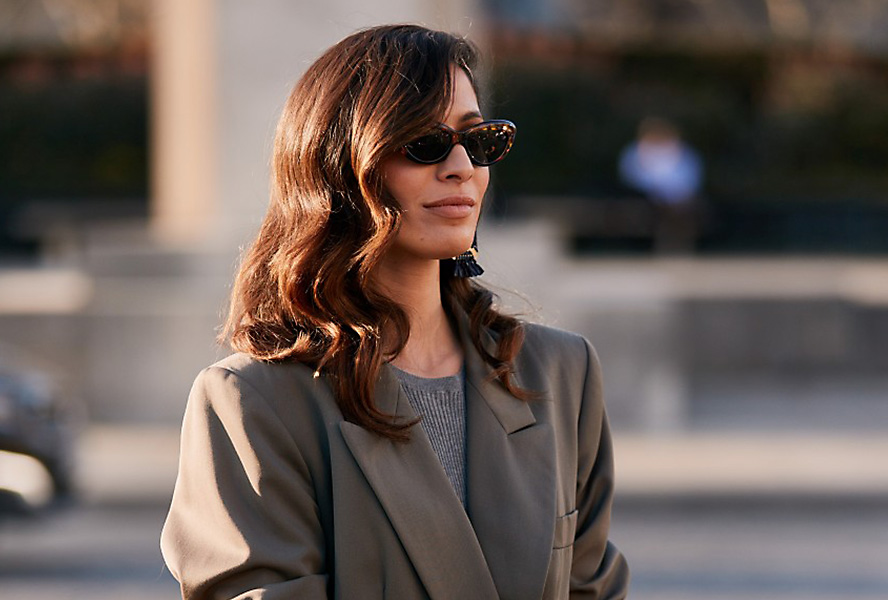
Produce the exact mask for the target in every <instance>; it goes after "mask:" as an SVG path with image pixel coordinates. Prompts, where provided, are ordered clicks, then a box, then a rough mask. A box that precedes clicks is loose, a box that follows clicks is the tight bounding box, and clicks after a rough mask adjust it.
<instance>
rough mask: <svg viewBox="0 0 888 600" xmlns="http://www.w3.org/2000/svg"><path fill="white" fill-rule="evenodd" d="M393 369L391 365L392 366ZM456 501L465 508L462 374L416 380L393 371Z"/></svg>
mask: <svg viewBox="0 0 888 600" xmlns="http://www.w3.org/2000/svg"><path fill="white" fill-rule="evenodd" d="M392 366H393V367H394V365H392ZM394 370H395V373H396V374H397V376H398V379H399V380H400V382H401V387H402V388H403V389H404V392H405V393H406V394H407V399H408V400H409V401H410V405H411V406H412V407H413V410H414V411H416V414H418V415H422V420H421V421H420V424H421V425H422V428H423V430H424V431H425V432H426V435H428V437H429V441H430V442H431V443H432V449H433V450H434V451H435V454H437V455H438V459H440V461H441V464H442V465H443V466H444V472H445V473H446V474H447V478H448V479H449V480H450V485H452V486H453V490H454V491H455V492H456V495H457V497H458V498H459V499H460V501H461V502H462V503H463V506H465V505H466V394H465V377H464V376H463V374H462V372H460V373H459V374H457V375H451V376H450V377H434V378H427V377H418V376H416V375H413V374H412V373H408V372H406V371H402V370H401V369H399V368H397V367H394Z"/></svg>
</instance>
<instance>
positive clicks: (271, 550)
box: [161, 325, 629, 600]
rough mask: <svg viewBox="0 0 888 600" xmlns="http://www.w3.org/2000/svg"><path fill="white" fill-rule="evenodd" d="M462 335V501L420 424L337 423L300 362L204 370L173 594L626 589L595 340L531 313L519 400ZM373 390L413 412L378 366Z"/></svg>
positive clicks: (471, 598)
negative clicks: (407, 436) (405, 438)
mask: <svg viewBox="0 0 888 600" xmlns="http://www.w3.org/2000/svg"><path fill="white" fill-rule="evenodd" d="M488 341H489V342H491V343H492V340H488ZM463 344H464V348H465V349H466V359H465V360H466V379H467V383H466V419H467V425H466V427H467V431H466V440H467V451H466V470H467V475H466V477H467V486H466V487H467V501H466V506H465V508H464V507H463V505H462V503H461V502H460V501H459V499H458V498H457V496H456V493H455V492H454V490H453V488H452V487H451V485H450V482H449V481H448V479H447V476H446V475H445V473H444V469H443V467H442V465H441V463H440V461H439V460H438V458H437V456H436V454H435V453H434V451H433V450H432V447H431V445H430V443H429V440H428V437H427V436H426V435H425V432H424V431H423V429H422V428H421V427H414V428H413V429H412V432H411V433H412V438H411V441H410V442H409V443H406V444H404V443H395V442H391V441H389V440H388V439H385V438H382V437H380V436H377V435H375V434H373V433H370V432H368V431H367V430H365V429H363V428H361V427H359V426H357V425H355V424H353V423H349V422H346V421H344V420H343V418H342V415H341V413H340V411H339V409H338V408H337V405H336V402H335V401H334V399H333V395H332V393H331V390H330V386H329V384H328V382H327V381H325V379H324V377H323V376H322V377H318V378H315V377H313V373H312V370H311V369H310V368H308V367H306V366H304V365H301V364H298V363H277V364H269V363H263V362H259V361H256V360H254V359H252V358H249V357H247V356H246V355H243V354H236V355H233V356H230V357H228V358H226V359H224V360H222V361H220V362H219V363H217V364H215V365H213V366H211V367H209V368H207V369H205V370H204V371H202V372H201V373H200V375H199V376H198V377H197V379H196V381H195V383H194V387H193V389H192V391H191V395H190V397H189V400H188V404H187V408H186V411H185V418H184V423H183V429H182V447H181V456H180V464H179V475H178V479H177V481H176V488H175V492H174V494H173V499H172V505H171V507H170V512H169V516H168V517H167V520H166V524H165V525H164V529H163V534H162V536H161V547H162V550H163V555H164V558H165V560H166V563H167V565H168V566H169V569H170V571H172V573H173V575H174V576H175V577H176V579H178V580H179V582H180V583H181V587H182V596H183V597H184V598H186V599H189V600H190V599H204V598H214V599H215V598H238V599H246V598H250V599H258V598H263V599H266V600H272V599H274V600H278V599H287V600H290V599H296V598H307V599H315V598H343V599H358V600H364V599H377V598H390V599H394V600H412V599H419V598H433V599H435V600H439V599H440V600H452V599H456V600H475V599H477V600H493V599H496V598H508V599H515V600H518V599H527V600H530V599H538V598H545V599H560V598H568V597H569V598H624V597H625V596H626V594H627V587H628V580H629V575H628V569H627V566H626V562H625V560H624V559H623V557H622V556H621V555H620V553H619V552H618V551H617V550H616V548H615V547H614V546H613V545H611V544H610V543H609V542H608V540H607V533H608V527H609V521H610V506H611V495H612V488H613V458H612V453H611V440H610V435H609V432H608V426H607V419H606V416H605V410H604V404H603V402H602V390H601V374H600V370H599V364H598V360H597V358H596V355H595V352H594V350H593V349H592V347H591V346H590V345H589V343H588V342H587V341H586V340H585V339H583V338H582V337H580V336H577V335H574V334H570V333H566V332H563V331H559V330H555V329H551V328H547V327H542V326H537V325H528V326H527V328H526V340H525V343H524V346H523V348H522V351H521V353H520V354H519V356H518V358H517V360H516V367H517V373H518V379H519V382H520V384H521V385H522V386H523V387H525V388H527V389H530V390H534V391H537V392H539V393H540V395H541V398H540V399H537V400H532V401H529V402H525V401H522V400H519V399H517V398H515V397H513V396H512V395H511V394H509V393H508V392H507V391H505V389H504V388H503V387H502V386H501V385H500V384H499V383H497V382H495V381H491V380H490V378H489V369H488V367H487V366H486V364H485V363H484V362H483V361H482V360H481V358H480V356H479V355H478V353H477V352H476V351H475V349H474V348H473V347H472V345H471V344H470V343H466V341H465V340H464V342H463ZM375 398H376V402H377V405H378V407H379V409H380V410H382V411H384V412H388V413H393V414H396V415H400V416H402V417H405V418H414V417H415V413H414V412H413V410H412V408H411V406H410V403H409V402H408V401H407V398H406V396H405V395H404V393H403V391H402V390H401V388H400V385H399V383H398V380H397V377H396V376H395V375H394V373H393V372H392V371H391V369H390V368H389V367H387V366H386V367H385V368H384V369H383V373H382V375H381V378H380V381H379V383H378V385H377V387H376V391H375Z"/></svg>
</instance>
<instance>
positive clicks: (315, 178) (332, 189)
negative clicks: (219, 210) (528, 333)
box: [222, 25, 525, 441]
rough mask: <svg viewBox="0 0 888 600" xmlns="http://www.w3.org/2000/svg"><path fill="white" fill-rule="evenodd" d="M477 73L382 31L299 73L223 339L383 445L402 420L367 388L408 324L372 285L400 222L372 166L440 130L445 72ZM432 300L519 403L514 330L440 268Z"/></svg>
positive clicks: (411, 30)
mask: <svg viewBox="0 0 888 600" xmlns="http://www.w3.org/2000/svg"><path fill="white" fill-rule="evenodd" d="M476 63H477V52H476V50H475V48H474V47H473V46H472V45H471V44H470V43H469V42H467V41H466V40H465V39H462V38H459V37H455V36H453V35H450V34H448V33H443V32H440V31H431V30H429V29H425V28H423V27H419V26H414V25H390V26H382V27H374V28H371V29H366V30H363V31H359V32H357V33H355V34H353V35H351V36H349V37H347V38H345V39H344V40H342V41H341V42H339V43H338V44H336V45H335V46H333V47H332V48H330V49H329V50H328V51H327V52H325V53H324V54H323V55H322V56H321V57H320V58H319V59H318V60H317V61H316V62H315V63H314V64H312V65H311V66H310V67H309V69H308V70H307V71H306V72H305V74H304V75H303V76H302V78H301V79H300V80H299V81H298V83H297V84H296V85H295V87H294V88H293V91H292V93H291V94H290V97H289V99H288V100H287V103H286V105H285V107H284V109H283V114H282V116H281V119H280V122H279V123H278V127H277V132H276V137H275V143H274V151H273V157H272V174H271V198H270V204H269V208H268V212H267V214H266V216H265V220H264V221H263V223H262V226H261V228H260V231H259V234H258V237H257V239H256V240H255V242H254V243H253V245H252V246H251V247H250V249H249V250H248V251H247V253H246V254H245V256H244V258H243V262H242V264H241V266H240V270H239V272H238V274H237V277H236V279H235V283H234V288H233V290H232V294H231V303H230V313H229V316H228V319H227V322H226V324H225V327H224V329H223V333H222V339H223V340H224V339H228V341H229V343H230V344H231V346H232V347H233V348H234V349H235V350H238V351H241V352H245V353H247V354H249V355H252V356H253V357H255V358H257V359H260V360H265V361H285V360H295V361H299V362H302V363H304V364H307V365H309V366H310V367H311V368H313V369H315V370H316V371H317V372H322V373H324V374H325V375H326V376H328V378H329V380H330V382H331V385H332V387H333V392H334V395H335V398H336V401H337V403H338V405H339V408H340V410H341V411H342V414H343V417H344V418H345V419H346V420H348V421H351V422H353V423H356V424H358V425H360V426H362V427H364V428H366V429H369V430H371V431H374V432H376V433H378V434H380V435H382V436H386V437H388V438H391V439H394V440H399V441H405V440H407V439H409V428H410V426H411V425H412V424H413V422H404V421H399V420H397V419H396V418H395V417H394V416H393V415H389V414H385V413H383V412H381V411H380V410H378V408H377V407H376V406H375V404H374V401H373V390H374V386H375V383H376V381H377V379H378V378H379V374H380V369H381V368H382V364H383V362H384V361H385V360H388V359H391V358H393V357H394V356H396V355H397V354H398V353H399V352H400V351H401V350H402V349H403V348H404V345H405V344H406V342H407V338H408V336H409V322H408V319H407V316H406V314H405V312H404V310H403V309H402V308H401V307H400V306H399V305H398V304H397V303H396V302H395V301H394V300H392V299H391V298H388V297H386V296H385V295H384V294H382V293H381V292H380V291H379V290H378V289H376V288H375V287H374V286H373V285H372V281H371V279H372V273H373V271H374V268H375V267H376V265H377V264H378V263H379V261H380V258H381V257H382V256H383V254H384V253H385V251H386V249H387V248H388V247H389V245H390V244H391V243H392V241H393V239H394V237H395V235H396V233H397V231H398V227H399V223H400V209H399V207H398V204H397V202H396V201H395V200H394V199H393V198H392V197H391V196H390V195H389V194H388V193H387V192H386V190H385V188H384V186H383V180H382V176H381V173H380V162H381V161H382V160H383V159H384V158H386V157H388V156H390V155H391V154H392V153H393V152H396V151H398V150H399V149H400V148H401V147H402V146H403V145H404V144H406V143H407V142H408V141H410V140H411V139H414V138H415V137H417V136H419V135H422V134H423V133H426V132H427V131H428V130H429V129H430V128H431V127H433V126H434V125H435V124H437V123H438V122H440V120H441V118H442V115H444V113H445V111H446V108H447V106H448V104H449V102H450V97H451V91H452V88H453V81H452V69H453V67H454V66H456V67H458V68H460V69H462V70H463V71H464V72H465V73H466V74H467V75H468V76H469V79H470V80H471V81H472V85H473V87H475V88H476V91H477V86H476V84H475V77H474V75H473V69H474V68H475V66H476ZM441 291H442V298H443V302H444V306H445V309H446V310H447V311H448V314H449V315H450V316H451V317H454V316H455V315H457V314H458V313H460V312H464V313H466V314H467V315H468V323H469V327H468V329H469V335H470V337H471V340H472V343H473V345H474V346H475V347H476V348H477V349H478V351H479V353H480V355H481V356H482V357H483V359H484V360H485V361H486V362H487V363H488V364H489V365H490V366H491V367H492V369H493V373H494V376H495V377H496V379H498V380H499V382H500V383H501V384H502V385H503V386H505V387H506V388H507V389H508V390H509V391H511V392H512V393H514V394H516V395H518V396H521V397H524V396H525V393H524V391H523V390H521V389H520V388H519V387H518V386H517V384H516V383H515V382H514V372H513V360H514V358H515V355H516V354H517V353H518V350H519V348H520V346H521V343H522V341H523V335H524V333H523V329H522V327H521V324H520V323H519V321H517V320H516V319H514V318H511V317H508V316H505V315H503V314H500V313H499V312H497V311H496V309H495V308H494V307H493V294H492V293H491V292H490V291H488V290H487V289H485V288H483V287H482V286H480V285H479V284H477V283H474V282H471V281H469V280H467V279H461V278H455V277H452V276H450V275H449V273H446V272H445V271H444V270H442V276H441ZM485 331H488V332H490V333H492V334H493V338H494V339H495V340H496V347H495V349H494V350H493V351H489V350H488V348H487V346H486V344H484V343H482V338H483V337H484V336H485V335H486V334H485Z"/></svg>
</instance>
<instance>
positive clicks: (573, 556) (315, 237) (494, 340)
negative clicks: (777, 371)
mask: <svg viewBox="0 0 888 600" xmlns="http://www.w3.org/2000/svg"><path fill="white" fill-rule="evenodd" d="M475 61H476V56H475V51H474V50H473V48H472V47H471V46H470V45H469V44H468V43H467V42H466V41H464V40H462V39H460V38H456V37H453V36H451V35H449V34H445V33H441V32H435V31H430V30H427V29H424V28H421V27H417V26H385V27H377V28H373V29H368V30H365V31H361V32H358V33H356V34H354V35H352V36H350V37H348V38H346V39H345V40H343V41H342V42H340V43H339V44H337V45H336V46H334V47H332V48H331V49H330V50H328V51H327V52H326V53H325V54H324V55H323V56H321V58H320V59H318V61H317V62H315V63H314V64H313V65H312V66H311V67H310V68H309V69H308V71H307V72H306V73H305V75H304V76H303V77H302V79H301V80H300V81H299V83H298V84H297V85H296V87H295V88H294V90H293V92H292V94H291V96H290V98H289V101H288V102H287V105H286V107H285V108H284V111H283V117H282V118H281V121H280V124H279V126H278V130H277V134H276V143H275V148H274V157H273V169H272V170H273V175H272V198H271V203H270V206H269V209H268V214H267V216H266V218H265V221H264V223H263V225H262V228H261V230H260V232H259V235H258V238H257V240H256V241H255V243H254V245H253V247H252V248H251V249H250V251H249V253H248V254H247V256H246V257H245V260H244V262H243V265H242V267H241V270H240V273H239V274H238V277H237V281H236V284H235V287H234V290H233V294H232V306H231V314H230V316H229V319H228V323H227V337H228V339H230V341H231V344H232V346H233V347H234V348H235V349H236V350H238V351H239V353H238V354H235V355H233V356H231V357H228V358H226V359H224V360H222V361H221V362H219V363H217V364H216V365H214V366H212V367H210V368H208V369H206V370H204V371H203V372H201V374H200V375H199V376H198V378H197V380H196V382H195V384H194V387H193V389H192V392H191V396H190V397H189V401H188V406H187V409H186V414H185V419H184V424H183V431H182V453H181V460H180V467H179V477H178V480H177V483H176V490H175V493H174V496H173V501H172V506H171V509H170V514H169V517H168V518H167V522H166V524H165V526H164V531H163V535H162V548H163V553H164V557H165V559H166V562H167V564H168V565H169V567H170V570H171V571H172V572H173V574H174V575H175V576H176V578H177V579H178V580H179V581H180V582H181V585H182V594H183V597H185V598H195V599H196V598H265V599H270V598H275V599H277V598H281V599H284V598H287V599H291V598H327V597H336V598H347V599H351V598H359V599H364V598H394V599H399V600H400V599H413V598H429V597H431V598H441V599H451V598H461V599H475V598H477V599H493V598H528V599H530V598H541V597H542V598H564V597H567V596H568V592H569V591H570V593H571V595H573V594H576V596H577V597H581V596H582V597H589V598H622V597H624V596H625V594H626V587H627V582H628V572H627V569H626V565H625V561H624V560H623V558H622V556H621V555H620V554H619V552H618V551H617V550H616V549H615V548H614V547H613V546H612V545H610V544H609V542H608V541H607V530H608V523H609V513H610V502H611V493H612V456H611V446H610V437H609V434H608V428H607V422H606V417H605V413H604V406H603V404H602V399H601V377H600V374H599V370H598V362H597V360H596V357H595V354H594V352H593V350H592V348H591V347H590V346H589V344H588V343H587V342H586V341H585V340H584V339H583V338H581V337H578V336H575V335H572V334H568V333H565V332H561V331H557V330H553V329H549V328H545V327H540V326H534V325H525V324H522V323H520V322H518V321H517V320H515V319H513V318H510V317H507V316H504V315H501V314H499V313H498V312H496V310H495V309H494V308H493V307H492V295H491V294H490V292H488V291H487V290H485V289H484V288H483V287H481V286H479V285H478V284H476V283H474V282H472V281H470V280H469V279H468V277H467V276H469V275H472V274H475V273H477V272H478V271H479V270H480V268H479V267H478V266H477V264H476V263H474V260H473V258H472V257H473V252H472V251H471V250H472V249H473V248H472V246H473V236H474V234H475V228H476V225H477V221H478V215H479V213H480V209H481V204H482V200H483V196H484V193H485V190H486V188H487V183H488V177H489V175H488V168H489V165H490V164H493V163H494V162H496V161H498V160H500V159H502V158H503V157H504V156H505V155H506V153H508V151H509V149H510V147H511V144H512V140H513V138H514V126H513V125H512V124H511V123H509V122H507V121H491V122H485V121H484V120H483V118H482V117H481V112H480V109H479V107H478V99H477V93H476V88H475V80H474V76H473V71H472V69H473V67H474V65H475ZM467 249H470V251H466V250H467ZM452 257H456V258H455V259H454V258H452Z"/></svg>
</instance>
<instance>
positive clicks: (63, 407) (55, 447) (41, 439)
mask: <svg viewBox="0 0 888 600" xmlns="http://www.w3.org/2000/svg"><path fill="white" fill-rule="evenodd" d="M73 406H74V405H73V402H72V401H71V399H67V398H64V397H63V396H62V394H61V393H60V387H59V386H58V385H57V383H56V381H55V379H54V378H53V377H52V376H51V375H50V373H49V372H48V371H47V370H45V369H41V368H38V367H36V366H34V365H32V364H26V363H24V362H23V361H22V360H21V358H20V356H19V357H16V358H13V356H12V353H11V352H10V350H9V348H8V347H5V346H3V347H0V455H2V456H0V458H4V457H5V459H6V461H5V462H6V464H7V465H9V464H21V461H19V462H15V461H14V459H15V455H21V456H25V457H31V458H32V459H34V460H36V461H37V462H38V463H39V464H40V465H42V466H43V468H44V469H45V472H46V474H47V475H48V479H49V481H50V482H51V490H50V493H49V495H50V496H51V498H50V499H52V500H58V499H62V498H66V497H70V496H71V494H72V492H73V472H74V435H75V426H74V423H75V419H74V417H75V413H74V411H73ZM32 462H33V461H32ZM0 470H6V471H7V473H6V474H5V478H3V479H0V488H5V489H6V490H8V491H11V492H13V493H20V494H22V493H23V492H24V491H25V490H27V489H28V486H29V485H31V486H32V487H33V485H32V484H29V482H28V481H26V480H27V479H29V477H30V478H31V479H33V476H29V475H28V473H27V470H19V471H16V472H9V471H11V469H10V468H9V467H8V466H7V468H6V469H0ZM0 475H2V474H0ZM16 488H21V489H16Z"/></svg>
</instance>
